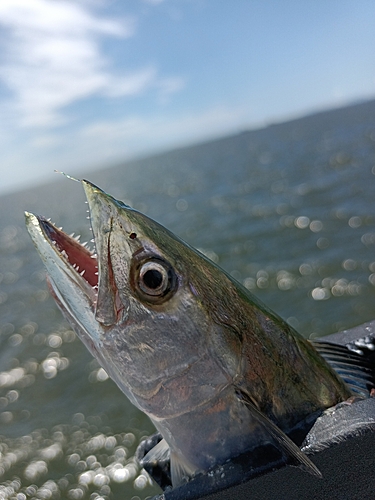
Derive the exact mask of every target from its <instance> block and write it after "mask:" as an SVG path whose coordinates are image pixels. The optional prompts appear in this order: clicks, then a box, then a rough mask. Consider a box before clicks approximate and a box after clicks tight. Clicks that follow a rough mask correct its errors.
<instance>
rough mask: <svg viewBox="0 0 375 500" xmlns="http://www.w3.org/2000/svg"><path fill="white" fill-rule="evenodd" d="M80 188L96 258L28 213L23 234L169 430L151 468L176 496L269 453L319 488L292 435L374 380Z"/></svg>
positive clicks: (97, 343) (96, 340)
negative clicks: (193, 483) (161, 470)
mask: <svg viewBox="0 0 375 500" xmlns="http://www.w3.org/2000/svg"><path fill="white" fill-rule="evenodd" d="M80 182H81V184H82V186H83V189H84V192H85V195H86V198H87V202H88V207H89V214H90V216H89V218H90V220H91V227H92V233H93V241H94V244H95V251H94V250H90V249H89V248H88V247H86V246H85V245H82V244H81V243H80V242H79V241H78V240H77V239H75V238H74V237H73V236H68V235H67V234H66V233H65V232H63V231H62V229H58V228H57V227H56V226H55V225H54V224H52V222H50V221H49V220H47V219H46V218H44V217H41V216H37V215H34V214H31V213H29V212H25V217H26V227H27V230H28V232H29V234H30V236H31V238H32V240H33V243H34V245H35V247H36V249H37V251H38V252H39V254H40V257H41V259H42V261H43V263H44V265H45V267H46V270H47V281H48V285H49V288H50V291H51V293H52V295H53V297H54V299H55V301H56V303H57V305H58V307H59V308H60V309H61V311H62V313H63V315H64V316H65V318H66V319H67V321H68V322H69V323H70V325H71V326H72V328H73V329H74V331H75V332H76V334H77V335H78V337H79V338H80V339H81V340H82V342H83V343H84V344H85V346H86V347H87V349H88V350H89V351H90V353H91V354H92V355H93V356H94V357H95V358H96V359H97V360H98V361H99V363H100V365H101V366H102V367H103V368H104V369H105V370H106V372H107V373H108V375H109V376H110V377H111V378H112V379H113V380H114V381H115V383H116V384H117V385H118V386H119V388H120V389H121V390H122V391H123V393H124V394H125V395H126V396H127V397H128V399H129V400H130V402H131V403H133V404H134V405H135V406H136V407H137V408H139V409H140V410H141V411H142V412H144V413H145V414H146V415H148V417H149V418H150V419H151V421H152V422H153V424H154V426H155V427H156V429H157V430H158V431H159V432H160V434H161V436H162V440H161V441H160V442H159V443H158V444H157V445H156V446H155V447H154V448H153V449H151V450H150V451H149V452H148V454H147V455H146V457H145V460H146V461H147V460H159V459H163V458H164V459H165V458H166V457H168V458H169V459H170V467H171V480H172V485H173V487H174V488H175V487H178V486H180V485H182V484H184V483H185V482H186V481H189V480H190V479H191V478H193V477H195V476H196V475H197V474H200V473H205V472H207V471H209V470H211V469H212V468H213V467H215V466H217V465H220V464H224V463H225V462H226V461H228V460H230V459H231V458H233V457H237V456H240V455H242V454H244V453H248V454H249V457H250V458H249V460H250V463H249V466H256V463H254V464H252V463H251V460H252V459H251V457H252V456H253V455H254V457H256V453H255V452H254V453H252V452H253V451H254V450H256V449H258V448H259V447H262V446H266V445H267V446H272V447H273V448H274V449H275V450H277V451H279V452H280V453H281V455H282V456H283V457H285V461H286V462H288V463H291V464H292V465H297V466H299V467H301V468H303V469H305V470H307V471H309V472H310V473H311V474H314V475H315V476H318V477H320V476H321V473H320V471H319V470H318V468H317V467H316V466H315V464H314V463H313V461H312V460H311V459H310V458H309V457H308V456H307V455H306V454H304V453H303V452H302V451H301V449H300V448H299V446H298V445H297V443H296V442H295V440H294V441H293V439H292V436H293V433H294V432H295V431H298V430H299V429H303V428H304V426H305V425H306V424H307V422H309V421H310V420H311V416H312V415H313V416H314V415H315V416H316V417H317V416H319V415H320V414H321V413H322V412H324V411H325V410H326V409H328V408H331V407H334V406H335V405H337V404H339V403H340V402H343V401H347V400H349V399H350V398H352V397H353V395H359V396H360V397H368V396H369V387H370V385H371V384H373V383H374V378H373V372H372V371H371V369H370V368H369V367H368V366H365V363H362V360H361V359H360V356H359V355H357V354H355V353H352V352H349V351H348V350H347V349H346V348H345V347H339V346H334V345H332V344H328V343H325V342H317V343H315V344H314V343H313V342H311V341H309V340H307V339H305V338H304V337H302V336H301V335H300V334H298V333H297V332H296V331H295V330H294V329H293V328H292V327H291V326H290V325H289V324H287V323H286V322H285V321H284V320H283V319H281V318H280V317H279V316H278V315H277V314H275V313H274V312H272V311H271V310H270V309H269V308H268V307H267V306H266V305H264V304H263V303H262V302H261V301H260V300H259V299H258V298H256V297H255V296H254V295H253V294H251V293H250V291H249V290H247V289H246V288H245V287H243V286H242V285H241V284H240V283H239V282H237V281H236V280H235V279H234V278H233V277H232V276H230V275H229V274H228V273H227V272H225V271H224V270H223V269H221V268H220V267H219V266H218V265H216V264H215V263H214V262H212V261H211V260H210V259H208V258H207V257H206V256H205V255H203V254H202V253H200V252H199V251H198V250H196V249H194V248H193V247H191V246H190V245H189V244H187V243H185V242H184V241H182V240H181V239H180V238H179V237H177V236H176V235H175V234H173V233H172V232H171V231H169V230H168V229H166V228H165V227H163V226H162V225H160V224H159V223H158V222H156V221H154V220H152V219H151V218H149V217H148V216H146V215H144V214H143V213H141V212H139V211H137V210H135V209H133V208H131V207H130V206H128V205H126V204H124V203H123V202H121V201H119V200H116V199H115V198H113V197H112V196H110V195H109V194H107V193H105V192H104V191H103V190H101V189H100V188H99V187H97V186H95V185H94V184H92V183H91V182H89V181H87V180H82V181H80ZM309 419H310V420H309ZM254 460H255V458H254Z"/></svg>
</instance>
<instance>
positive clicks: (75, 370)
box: [0, 101, 375, 500]
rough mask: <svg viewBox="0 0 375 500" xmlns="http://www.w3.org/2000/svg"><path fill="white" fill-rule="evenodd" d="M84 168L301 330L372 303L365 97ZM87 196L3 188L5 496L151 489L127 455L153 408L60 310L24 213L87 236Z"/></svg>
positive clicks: (362, 314)
mask: <svg viewBox="0 0 375 500" xmlns="http://www.w3.org/2000/svg"><path fill="white" fill-rule="evenodd" d="M51 168H53V165H52V166H51ZM70 173H71V174H72V175H74V172H70ZM86 177H87V178H88V179H89V180H91V181H93V182H94V183H96V184H98V185H99V186H100V187H102V188H103V189H104V190H106V191H107V192H109V193H111V194H112V195H113V196H115V197H116V198H119V199H121V200H124V201H126V202H127V203H128V204H131V205H132V206H134V207H135V208H137V209H139V210H141V211H143V212H145V213H146V214H148V215H149V216H151V217H152V218H154V219H156V220H158V221H159V222H161V223H162V224H164V225H166V226H167V227H168V228H169V229H171V230H172V231H174V232H175V233H177V234H178V235H179V236H180V237H182V238H183V239H185V240H186V241H188V242H189V243H190V244H192V245H194V246H196V247H198V248H199V249H201V250H202V251H203V252H205V253H206V254H207V255H208V256H209V257H210V258H211V259H213V260H214V261H215V262H217V263H218V264H219V265H221V266H222V267H223V268H225V269H226V270H227V271H229V272H230V273H231V274H232V275H233V276H234V277H235V278H236V279H238V280H239V281H240V282H242V283H243V284H244V285H245V286H246V287H247V288H249V289H250V290H251V291H252V292H253V293H254V294H256V295H257V296H258V297H260V298H261V300H262V301H263V302H265V303H266V304H267V305H268V306H270V307H271V308H272V309H274V310H275V311H276V312H277V313H278V314H280V315H281V316H282V317H283V318H285V319H287V321H288V322H289V323H290V324H291V325H292V326H293V327H295V328H296V329H297V330H298V331H300V332H301V333H302V334H303V335H305V336H306V337H314V336H322V335H325V334H329V333H333V332H336V331H339V330H342V329H347V328H350V327H353V326H355V325H359V324H361V323H364V322H365V321H369V320H372V319H374V317H375V210H374V208H375V204H374V199H375V101H371V102H367V103H362V104H358V105H355V106H351V107H348V108H343V109H337V110H333V111H330V112H326V113H319V114H317V115H313V116H309V117H306V118H303V119H299V120H294V121H291V122H288V123H284V124H277V125H272V126H269V127H267V128H264V129H261V130H258V131H251V132H244V133H241V134H239V135H236V136H233V137H229V138H225V139H222V140H217V141H214V142H210V143H206V144H202V145H198V146H195V147H190V148H185V149H180V150H178V151H173V152H171V153H166V154H161V155H158V156H155V157H153V158H149V159H145V160H139V161H134V162H131V163H126V164H124V165H120V166H117V167H115V168H111V169H107V170H103V171H101V172H98V171H97V172H93V173H92V174H91V173H88V174H87V176H86ZM84 200H85V197H84V194H83V190H82V188H81V186H80V185H79V184H78V183H75V182H71V181H68V180H67V179H64V178H61V179H60V178H57V180H56V182H55V183H54V184H51V185H45V186H41V187H38V188H35V189H32V190H28V191H24V192H20V193H16V194H13V195H9V196H3V197H2V198H0V210H1V212H0V434H1V435H0V482H1V485H0V498H2V499H3V498H4V499H5V498H11V499H17V500H26V499H31V498H32V499H45V500H48V499H65V498H66V499H70V500H80V499H90V500H94V499H98V500H100V499H101V498H112V499H119V500H120V499H121V500H127V499H129V500H130V499H133V500H139V499H144V498H148V497H150V496H152V495H154V494H156V493H157V492H158V491H159V490H158V488H157V487H155V486H153V485H151V484H150V482H149V480H148V478H147V477H146V475H145V474H144V473H142V471H141V470H140V469H139V467H138V466H137V464H136V463H135V461H134V451H135V448H136V446H137V444H138V443H139V441H140V440H141V439H142V438H143V437H144V436H147V435H149V434H151V433H153V427H152V425H151V423H150V422H149V420H148V419H147V417H145V416H144V415H143V414H142V413H140V412H139V411H138V410H136V409H135V408H134V407H133V406H132V405H130V403H128V401H127V399H126V398H125V396H123V395H122V394H121V393H120V391H119V390H118V389H117V387H116V386H115V385H114V383H113V382H112V381H111V380H110V379H108V377H107V374H106V373H105V371H104V370H103V369H101V368H100V366H99V365H98V363H97V362H96V361H95V360H93V359H92V358H91V357H90V355H89V354H88V352H87V351H86V349H85V348H84V346H83V345H82V344H81V342H80V341H79V340H78V339H77V338H76V336H75V334H74V333H73V332H72V331H71V329H70V328H69V326H68V325H67V323H66V322H65V321H64V320H63V318H62V316H61V314H60V313H59V311H58V310H57V308H56V306H55V304H54V301H53V299H52V298H51V297H50V296H49V293H48V291H47V287H46V284H45V273H44V270H43V267H42V263H41V260H40V259H39V257H38V255H37V253H36V251H35V249H34V247H33V246H32V243H31V240H30V239H29V237H28V234H27V232H26V230H25V228H24V223H23V210H29V211H32V212H35V213H38V214H41V215H45V216H48V217H51V218H52V220H53V221H54V222H55V223H56V224H57V225H58V226H63V228H64V230H65V231H67V232H68V233H70V232H73V231H74V232H75V233H76V234H81V235H82V240H83V241H85V240H90V238H91V235H90V230H89V223H88V221H87V219H86V215H87V213H86V207H87V206H86V205H85V203H84ZM167 354H168V353H166V356H167Z"/></svg>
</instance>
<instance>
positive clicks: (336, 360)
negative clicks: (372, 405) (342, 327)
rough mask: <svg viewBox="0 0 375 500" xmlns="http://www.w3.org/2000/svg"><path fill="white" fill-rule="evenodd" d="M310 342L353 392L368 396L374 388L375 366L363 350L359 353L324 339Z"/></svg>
mask: <svg viewBox="0 0 375 500" xmlns="http://www.w3.org/2000/svg"><path fill="white" fill-rule="evenodd" d="M312 344H313V346H314V347H315V349H316V350H317V351H318V352H319V354H320V355H321V356H322V357H323V358H324V359H325V360H326V361H327V362H328V363H329V364H330V365H331V366H332V368H333V369H334V370H335V372H336V373H337V374H338V375H339V376H340V377H341V378H342V379H343V380H344V382H345V383H346V384H347V385H348V386H349V388H350V389H351V390H352V391H353V392H354V393H356V394H359V395H361V396H364V397H369V395H370V391H371V389H373V388H375V366H374V364H373V363H372V362H371V361H370V360H369V358H368V356H367V354H366V351H365V350H363V351H362V354H359V353H358V352H354V351H352V350H350V349H348V348H347V347H346V346H343V345H338V344H331V343H329V342H325V341H312ZM371 354H373V353H372V352H371Z"/></svg>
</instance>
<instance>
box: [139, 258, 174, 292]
mask: <svg viewBox="0 0 375 500" xmlns="http://www.w3.org/2000/svg"><path fill="white" fill-rule="evenodd" d="M136 283H137V288H138V291H139V292H140V293H141V295H142V296H143V298H144V299H146V301H148V302H159V301H161V299H164V298H167V296H168V297H169V294H170V292H173V291H174V289H175V284H176V275H175V273H174V271H173V269H172V266H171V265H170V264H168V263H167V262H165V261H163V260H159V259H155V258H154V259H151V260H148V261H147V262H143V263H142V264H141V265H140V266H139V268H138V278H137V280H136Z"/></svg>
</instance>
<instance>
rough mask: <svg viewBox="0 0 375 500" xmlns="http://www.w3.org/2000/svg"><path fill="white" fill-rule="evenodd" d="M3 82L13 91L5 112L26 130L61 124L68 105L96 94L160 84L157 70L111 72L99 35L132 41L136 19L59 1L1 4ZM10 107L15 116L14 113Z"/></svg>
mask: <svg viewBox="0 0 375 500" xmlns="http://www.w3.org/2000/svg"><path fill="white" fill-rule="evenodd" d="M0 26H3V28H5V29H6V32H7V37H6V39H2V41H1V46H0V50H1V53H2V54H1V56H0V80H1V81H2V83H3V85H4V86H5V87H6V88H7V90H8V92H9V91H10V93H11V96H12V97H11V99H10V100H9V97H8V99H7V100H5V99H3V102H2V114H3V116H6V115H8V116H9V117H10V116H12V117H15V121H16V123H15V125H21V126H24V127H45V126H49V127H51V126H57V125H60V124H61V123H64V121H65V120H66V119H67V117H66V116H65V115H64V113H63V110H64V107H66V106H68V105H70V104H72V103H74V102H76V101H78V100H80V99H83V98H86V97H89V96H92V95H94V94H96V95H103V96H107V97H119V96H126V95H134V94H136V93H139V92H142V91H144V90H145V89H146V88H147V87H150V86H152V85H155V83H157V71H156V69H155V68H153V67H146V68H141V69H139V70H138V71H136V72H132V73H125V74H123V75H118V74H116V75H115V74H112V73H111V69H110V62H109V61H108V60H107V59H106V58H105V57H104V55H103V53H102V51H101V48H100V43H99V42H100V37H103V36H107V37H122V38H126V37H131V36H132V35H133V34H134V33H135V20H134V19H131V18H123V19H121V20H118V19H116V20H114V19H105V18H102V17H99V16H98V15H96V14H95V13H94V12H91V11H90V10H89V5H87V4H86V5H85V4H83V3H81V4H80V3H78V2H72V1H60V0H54V1H51V0H1V2H0ZM10 109H11V113H10V112H9V110H10Z"/></svg>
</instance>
